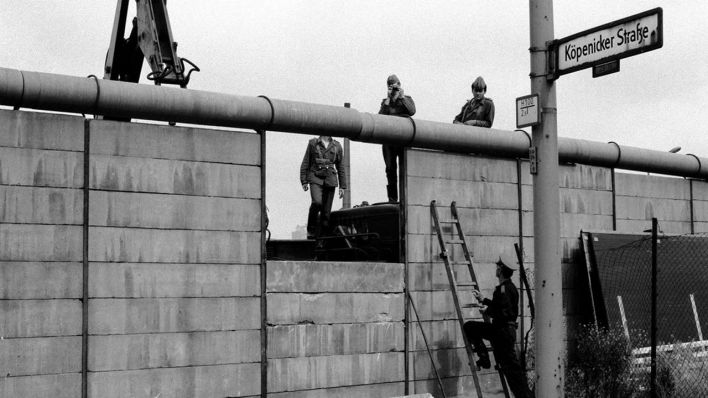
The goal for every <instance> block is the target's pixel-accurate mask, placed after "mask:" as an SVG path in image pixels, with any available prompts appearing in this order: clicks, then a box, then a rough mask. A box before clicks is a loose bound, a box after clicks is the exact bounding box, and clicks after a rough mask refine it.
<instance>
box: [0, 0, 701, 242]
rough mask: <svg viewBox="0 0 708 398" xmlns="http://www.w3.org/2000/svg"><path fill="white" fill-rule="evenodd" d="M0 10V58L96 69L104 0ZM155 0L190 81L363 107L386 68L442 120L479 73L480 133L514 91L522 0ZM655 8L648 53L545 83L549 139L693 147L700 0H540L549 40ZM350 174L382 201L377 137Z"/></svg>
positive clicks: (279, 147)
mask: <svg viewBox="0 0 708 398" xmlns="http://www.w3.org/2000/svg"><path fill="white" fill-rule="evenodd" d="M0 5H1V6H2V12H1V13H0V67H6V68H14V69H21V70H33V71H40V72H50V73H60V74H67V75H73V76H87V75H89V74H96V75H98V76H102V75H103V63H104V60H105V55H106V50H107V47H108V44H109V41H110V36H111V30H112V25H113V18H114V15H115V7H116V1H114V0H61V1H60V0H56V1H55V0H0ZM167 7H168V12H169V17H170V21H171V26H172V32H173V35H174V38H175V40H176V41H177V42H178V43H179V48H178V55H179V56H180V57H184V58H188V59H189V60H191V61H193V62H194V63H196V64H197V65H198V66H199V67H200V68H201V70H202V71H201V72H200V73H195V74H193V75H192V80H191V82H190V84H189V88H190V89H196V90H207V91H215V92H222V93H227V94H238V95H251V96H256V95H267V96H269V97H272V98H279V99H288V100H296V101H305V102H312V103H319V104H328V105H343V104H344V103H345V102H350V103H351V104H352V107H353V108H356V109H358V110H359V111H362V112H372V113H376V112H378V108H379V104H380V101H381V99H382V98H383V97H384V96H385V94H386V84H385V82H386V77H387V76H388V75H389V74H391V73H395V74H397V75H398V77H399V78H400V79H401V81H402V83H403V88H404V89H405V92H406V94H408V95H411V96H412V97H413V98H414V100H415V102H416V106H417V109H418V113H417V114H416V116H415V117H416V118H419V119H426V120H434V121H440V122H449V121H451V120H452V118H453V117H454V116H455V115H456V114H457V113H458V112H459V110H460V107H461V106H462V105H463V104H464V102H465V101H466V100H467V99H468V98H470V96H471V93H470V88H469V87H470V83H471V82H472V81H473V80H474V79H475V77H477V76H479V75H481V76H483V77H484V78H485V80H486V82H487V85H488V92H487V96H488V97H490V98H492V99H493V100H494V103H495V104H496V118H495V121H494V128H498V129H505V130H513V129H514V128H515V113H514V112H515V108H514V106H515V102H514V101H515V98H516V97H520V96H523V95H527V94H530V82H529V77H528V74H529V53H528V47H529V22H528V18H529V15H528V3H527V2H525V1H519V0H514V1H512V0H486V1H477V0H468V1H432V0H430V1H417V0H407V1H385V2H384V1H374V0H368V1H359V0H347V1H338V0H278V1H275V0H273V1H268V0H258V1H256V0H208V1H200V2H195V1H187V0H170V1H169V2H167ZM655 7H662V8H663V18H664V25H663V26H664V46H663V48H661V49H658V50H655V51H652V52H648V53H645V54H641V55H637V56H634V57H631V58H625V59H623V60H622V61H621V72H620V73H616V74H613V75H608V76H604V77H601V78H597V79H593V78H592V74H591V70H590V69H586V70H582V71H579V72H575V73H571V74H568V75H564V76H562V77H561V78H560V79H559V80H558V81H557V83H556V87H557V96H558V101H557V104H558V135H559V136H560V137H572V138H581V139H589V140H594V141H600V142H607V141H616V142H618V143H619V144H622V145H630V146H637V147H642V148H649V149H655V150H668V149H670V148H672V147H674V146H681V147H682V148H683V149H682V151H681V152H682V153H694V154H696V155H698V156H702V157H708V139H706V138H705V135H706V127H705V126H703V119H702V116H704V114H705V113H704V112H705V111H704V110H705V108H706V106H708V52H707V51H706V45H705V43H706V37H707V36H708V28H707V26H708V25H707V24H706V21H707V20H708V1H706V0H685V1H678V0H674V1H664V2H661V1H654V2H649V1H641V0H625V1H617V0H595V1H582V2H581V1H577V0H563V1H560V0H556V1H555V2H554V20H555V23H554V25H555V37H556V38H563V37H566V36H569V35H571V34H573V33H577V32H579V31H582V30H585V29H588V28H592V27H594V26H598V25H602V24H604V23H607V22H610V21H614V20H617V19H620V18H624V17H627V16H630V15H633V14H636V13H639V12H642V11H646V10H649V9H652V8H655ZM134 12H135V11H134V2H133V1H131V10H130V17H131V18H132V16H133V15H134ZM147 70H148V68H147V67H144V68H143V78H142V79H141V83H144V84H148V82H146V80H145V78H144V76H145V74H146V73H147ZM308 138H310V137H308V136H304V135H293V134H281V133H270V134H269V139H268V152H267V161H268V165H267V172H268V174H267V178H268V183H267V201H266V202H267V205H268V207H269V216H270V220H271V224H270V226H271V228H270V229H271V231H272V233H273V236H274V237H276V238H289V237H290V232H291V231H293V230H294V229H295V226H296V225H298V224H303V225H304V224H305V219H306V213H307V207H308V206H309V193H305V192H303V191H302V188H301V187H300V182H299V175H298V170H299V165H300V162H301V160H302V156H303V154H304V150H305V146H306V142H307V139H308ZM352 179H353V184H352V185H353V186H352V188H353V189H352V201H353V203H355V204H356V203H360V202H361V201H363V200H366V201H369V202H371V203H373V202H377V201H384V200H386V190H385V185H386V182H385V181H386V180H385V175H384V164H383V160H382V157H381V149H380V146H378V145H370V144H362V143H354V144H353V146H352ZM340 206H341V202H340V201H336V202H335V205H334V206H333V208H334V209H337V208H339V207H340Z"/></svg>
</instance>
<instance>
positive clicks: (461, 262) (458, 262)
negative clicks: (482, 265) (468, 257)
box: [450, 261, 470, 265]
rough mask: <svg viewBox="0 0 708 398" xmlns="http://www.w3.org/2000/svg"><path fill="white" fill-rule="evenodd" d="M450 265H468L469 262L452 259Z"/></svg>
mask: <svg viewBox="0 0 708 398" xmlns="http://www.w3.org/2000/svg"><path fill="white" fill-rule="evenodd" d="M450 265H470V263H469V262H467V261H454V262H451V263H450Z"/></svg>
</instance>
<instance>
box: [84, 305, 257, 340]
mask: <svg viewBox="0 0 708 398" xmlns="http://www.w3.org/2000/svg"><path fill="white" fill-rule="evenodd" d="M260 325H261V317H260V299H259V298H244V297H239V298H165V299H92V300H91V301H90V302H89V333H90V334H95V335H98V334H131V333H171V332H202V331H223V330H249V329H260Z"/></svg>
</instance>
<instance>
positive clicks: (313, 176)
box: [300, 138, 347, 189]
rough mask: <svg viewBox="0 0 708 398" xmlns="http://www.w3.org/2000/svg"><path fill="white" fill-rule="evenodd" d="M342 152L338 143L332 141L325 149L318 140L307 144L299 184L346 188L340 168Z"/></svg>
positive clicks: (344, 177) (344, 175) (344, 176)
mask: <svg viewBox="0 0 708 398" xmlns="http://www.w3.org/2000/svg"><path fill="white" fill-rule="evenodd" d="M343 159H344V151H343V150H342V145H341V144H339V142H337V141H335V140H334V139H332V140H331V141H330V143H329V145H328V146H327V147H326V148H325V147H324V145H323V144H322V141H320V139H319V138H313V139H311V140H310V141H309V142H308V143H307V150H306V151H305V157H304V158H303V159H302V164H301V165H300V183H301V184H303V185H304V184H307V183H310V184H317V185H324V186H328V187H336V186H337V182H339V187H340V188H342V189H346V188H347V179H346V174H345V171H344V167H343V166H342V161H343Z"/></svg>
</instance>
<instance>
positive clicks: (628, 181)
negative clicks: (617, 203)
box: [615, 173, 691, 200]
mask: <svg viewBox="0 0 708 398" xmlns="http://www.w3.org/2000/svg"><path fill="white" fill-rule="evenodd" d="M615 191H616V193H617V195H618V196H636V197H650V198H664V199H681V200H689V199H690V197H691V194H690V185H689V183H688V181H687V180H684V179H683V178H679V177H659V176H653V175H643V174H622V173H616V174H615Z"/></svg>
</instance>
